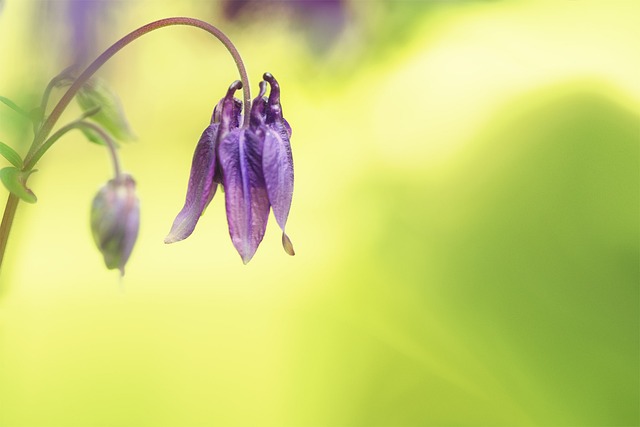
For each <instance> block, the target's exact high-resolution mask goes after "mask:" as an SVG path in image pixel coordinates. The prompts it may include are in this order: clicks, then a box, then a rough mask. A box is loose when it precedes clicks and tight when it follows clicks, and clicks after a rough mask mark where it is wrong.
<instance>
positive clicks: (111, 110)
mask: <svg viewBox="0 0 640 427" xmlns="http://www.w3.org/2000/svg"><path fill="white" fill-rule="evenodd" d="M76 99H77V101H78V104H80V107H81V108H82V109H83V110H84V111H85V112H89V111H91V112H92V113H93V114H92V115H91V117H90V119H91V120H93V121H95V122H97V123H99V124H100V125H102V126H103V127H104V128H105V129H106V130H107V131H108V132H109V133H110V134H111V135H113V136H114V137H115V138H116V139H119V140H121V141H130V140H132V139H133V133H132V132H131V128H130V127H129V122H128V121H127V119H126V117H125V115H124V111H123V109H122V104H121V103H120V99H119V98H118V97H117V95H116V94H115V93H113V92H112V91H111V89H109V87H108V86H107V85H106V83H104V82H103V81H101V80H97V79H92V80H90V81H89V82H87V83H86V84H85V85H84V86H83V87H82V89H80V91H78V95H76ZM96 109H98V110H97V111H96V112H95V113H94V112H93V110H96ZM90 140H91V138H90Z"/></svg>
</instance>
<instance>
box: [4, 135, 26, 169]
mask: <svg viewBox="0 0 640 427" xmlns="http://www.w3.org/2000/svg"><path fill="white" fill-rule="evenodd" d="M0 154H1V155H2V156H3V157H4V158H5V159H7V160H9V162H10V163H11V164H12V165H13V166H15V167H17V168H18V169H22V157H20V154H18V153H16V151H15V150H14V149H13V148H11V147H9V146H8V145H7V144H5V143H4V142H1V141H0Z"/></svg>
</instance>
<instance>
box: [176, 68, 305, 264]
mask: <svg viewBox="0 0 640 427" xmlns="http://www.w3.org/2000/svg"><path fill="white" fill-rule="evenodd" d="M264 79H265V81H262V82H260V93H259V95H258V96H257V97H256V99H255V100H254V101H253V104H252V107H251V111H250V113H249V114H250V120H249V123H248V126H243V127H240V123H241V122H242V117H241V108H242V104H241V102H240V101H239V100H237V99H235V98H234V97H233V95H234V93H235V92H236V91H237V90H239V89H241V88H242V84H241V83H240V82H239V81H236V82H234V83H233V84H232V85H231V86H230V87H229V90H228V91H227V94H226V96H225V97H224V98H223V99H222V100H220V102H219V103H218V104H217V105H216V108H215V109H214V112H213V116H212V120H211V124H210V125H209V127H207V129H205V131H204V133H203V134H202V136H201V137H200V141H199V142H198V144H197V145H196V150H195V153H194V155H193V160H192V163H191V174H190V177H189V185H188V187H187V197H186V200H185V204H184V207H183V208H182V210H181V211H180V213H179V214H178V216H177V217H176V219H175V221H174V222H173V226H172V228H171V231H170V232H169V235H168V236H167V237H166V238H165V243H173V242H177V241H180V240H183V239H186V238H187V237H189V236H190V235H191V233H193V230H194V229H195V226H196V223H197V222H198V219H199V218H200V215H202V212H203V211H204V209H205V208H206V207H207V205H208V204H209V202H210V201H211V199H212V198H213V196H214V194H215V191H216V188H217V185H218V184H221V185H222V186H223V187H224V190H225V203H226V211H227V222H228V224H229V234H230V236H231V241H232V242H233V245H234V246H235V248H236V250H237V251H238V253H239V254H240V256H241V257H242V261H243V262H244V263H245V264H246V263H248V262H249V261H250V260H251V258H252V257H253V255H254V254H255V252H256V250H257V249H258V245H260V242H261V241H262V238H263V236H264V233H265V229H266V227H267V219H268V216H269V209H272V210H273V213H274V216H275V218H276V221H277V222H278V225H279V226H280V228H281V229H282V244H283V247H284V249H285V251H286V252H287V253H288V254H289V255H294V250H293V245H292V244H291V240H290V239H289V237H288V236H287V235H286V233H285V232H284V230H285V225H286V222H287V217H288V215H289V209H290V207H291V199H292V196H293V158H292V155H291V145H290V142H289V139H290V137H291V127H290V126H289V123H287V121H286V120H285V119H284V117H283V115H282V106H281V105H280V86H279V85H278V82H277V81H276V79H275V78H274V77H273V76H272V75H271V74H269V73H265V74H264ZM267 84H268V85H269V86H270V87H271V91H270V94H269V97H268V98H266V97H265V94H266V88H267ZM245 114H247V113H246V112H245Z"/></svg>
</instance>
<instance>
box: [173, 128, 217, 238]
mask: <svg viewBox="0 0 640 427" xmlns="http://www.w3.org/2000/svg"><path fill="white" fill-rule="evenodd" d="M218 126H219V125H218V124H213V125H210V126H209V127H208V128H206V129H205V131H204V132H203V133H202V136H201V137H200V141H198V145H196V150H195V152H194V153H193V160H192V162H191V175H190V176H189V185H188V187H187V197H186V200H185V202H184V207H183V208H182V210H181V211H180V213H179V214H178V216H177V217H176V219H175V221H173V226H172V227H171V231H170V232H169V235H167V237H166V238H165V239H164V242H165V243H174V242H178V241H180V240H184V239H186V238H187V237H189V236H190V235H191V233H193V230H194V229H195V227H196V224H197V223H198V220H199V219H200V215H202V212H203V211H204V210H205V208H206V207H207V205H208V204H209V202H210V201H211V199H212V198H213V196H214V194H215V193H216V187H217V184H216V183H215V182H214V180H213V177H214V174H215V169H216V155H215V150H214V144H215V140H216V136H217V133H218Z"/></svg>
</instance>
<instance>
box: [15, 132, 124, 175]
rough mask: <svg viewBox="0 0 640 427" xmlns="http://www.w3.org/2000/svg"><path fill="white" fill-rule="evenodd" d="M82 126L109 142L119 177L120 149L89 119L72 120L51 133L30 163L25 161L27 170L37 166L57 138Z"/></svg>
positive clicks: (112, 159)
mask: <svg viewBox="0 0 640 427" xmlns="http://www.w3.org/2000/svg"><path fill="white" fill-rule="evenodd" d="M82 128H85V129H89V130H91V131H93V132H95V133H97V134H98V135H100V138H102V139H103V140H104V142H105V143H106V144H107V148H108V149H109V155H110V156H111V161H112V163H113V170H114V173H115V176H116V178H117V177H119V176H120V174H121V173H122V170H121V168H120V160H119V158H118V151H117V147H116V143H115V141H114V140H113V139H112V138H111V136H109V134H108V133H106V132H105V131H104V130H103V129H102V128H101V127H100V126H97V125H94V124H93V123H90V122H87V121H84V120H76V121H75V122H71V123H69V124H68V125H66V126H63V127H61V128H60V129H58V131H56V132H55V133H54V134H53V135H51V136H50V137H49V139H47V140H46V141H45V142H44V143H43V144H42V145H41V146H40V148H39V149H38V150H37V151H36V152H35V153H33V156H32V157H31V159H30V160H29V163H25V167H24V168H25V169H26V170H30V169H31V168H33V166H35V164H36V163H37V162H38V160H40V157H42V156H43V155H44V153H46V152H47V150H48V149H49V148H51V146H52V145H53V144H54V143H55V142H56V141H57V140H59V139H60V138H62V136H63V135H64V134H66V133H67V132H69V131H70V130H73V129H82Z"/></svg>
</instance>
